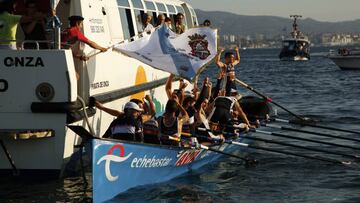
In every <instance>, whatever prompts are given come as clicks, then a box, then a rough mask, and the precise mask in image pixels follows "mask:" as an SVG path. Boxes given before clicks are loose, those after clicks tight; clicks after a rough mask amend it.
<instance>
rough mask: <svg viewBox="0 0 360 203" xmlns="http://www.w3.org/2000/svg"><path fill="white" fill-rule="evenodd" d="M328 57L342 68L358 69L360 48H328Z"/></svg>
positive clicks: (359, 67) (359, 65) (359, 68)
mask: <svg viewBox="0 0 360 203" xmlns="http://www.w3.org/2000/svg"><path fill="white" fill-rule="evenodd" d="M328 58H329V59H331V60H332V61H333V62H334V63H335V64H336V65H337V66H339V68H340V69H342V70H360V49H347V48H341V49H339V50H338V51H337V52H335V51H334V50H330V53H329V55H328Z"/></svg>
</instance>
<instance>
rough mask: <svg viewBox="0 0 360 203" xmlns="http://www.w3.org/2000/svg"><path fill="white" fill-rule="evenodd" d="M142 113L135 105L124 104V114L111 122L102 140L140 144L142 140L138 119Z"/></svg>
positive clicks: (130, 103)
mask: <svg viewBox="0 0 360 203" xmlns="http://www.w3.org/2000/svg"><path fill="white" fill-rule="evenodd" d="M142 111H143V109H141V108H140V107H139V106H138V105H137V104H136V103H134V102H128V103H126V104H125V107H124V114H121V115H120V116H118V117H117V118H116V119H115V120H114V121H113V122H111V124H110V126H109V128H108V129H107V130H106V132H105V134H104V135H103V138H113V139H119V140H128V141H138V142H142V141H143V139H144V135H143V131H142V123H141V122H139V119H138V118H139V116H140V114H141V112H142Z"/></svg>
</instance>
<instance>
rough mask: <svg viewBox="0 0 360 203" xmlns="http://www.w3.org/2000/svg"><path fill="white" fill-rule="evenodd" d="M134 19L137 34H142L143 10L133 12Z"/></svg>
mask: <svg viewBox="0 0 360 203" xmlns="http://www.w3.org/2000/svg"><path fill="white" fill-rule="evenodd" d="M134 14H135V19H136V27H137V30H138V33H142V31H143V23H142V19H143V18H144V14H145V12H144V11H143V10H136V9H135V10H134Z"/></svg>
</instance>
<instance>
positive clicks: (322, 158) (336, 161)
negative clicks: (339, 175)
mask: <svg viewBox="0 0 360 203" xmlns="http://www.w3.org/2000/svg"><path fill="white" fill-rule="evenodd" d="M227 143H230V144H235V145H238V146H242V147H248V148H253V149H259V150H263V151H269V152H275V153H279V154H286V155H292V156H297V157H303V158H307V159H314V160H319V161H324V162H329V163H335V164H341V165H350V164H351V162H349V161H339V160H335V159H329V158H324V157H315V156H308V155H304V154H296V153H293V152H288V151H281V150H277V149H270V148H266V147H260V146H252V145H249V144H246V143H242V142H236V141H227Z"/></svg>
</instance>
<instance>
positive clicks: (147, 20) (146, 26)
mask: <svg viewBox="0 0 360 203" xmlns="http://www.w3.org/2000/svg"><path fill="white" fill-rule="evenodd" d="M151 20H152V17H151V15H149V14H147V13H145V14H144V17H143V20H142V23H143V27H142V31H140V33H142V32H145V33H147V34H150V33H151V32H152V31H153V30H154V26H153V25H152V24H151Z"/></svg>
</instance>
